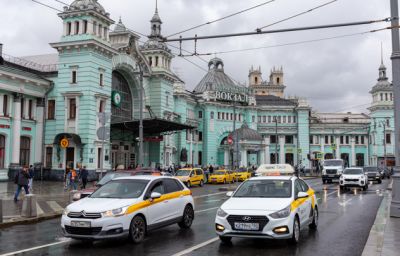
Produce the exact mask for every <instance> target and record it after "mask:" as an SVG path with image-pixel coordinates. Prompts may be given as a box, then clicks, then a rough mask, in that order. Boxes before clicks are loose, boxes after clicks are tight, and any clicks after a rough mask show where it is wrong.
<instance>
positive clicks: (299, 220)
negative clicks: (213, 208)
mask: <svg viewBox="0 0 400 256" xmlns="http://www.w3.org/2000/svg"><path fill="white" fill-rule="evenodd" d="M274 175H275V174H274ZM227 195H228V196H230V198H229V199H228V200H227V201H226V202H225V203H224V204H223V205H222V206H221V208H220V209H218V211H217V216H216V219H215V228H216V233H217V235H218V236H219V237H220V239H221V241H222V242H225V243H229V242H230V241H231V239H232V237H242V238H245V237H249V238H267V239H289V240H290V241H291V242H292V243H297V242H298V241H299V238H300V230H301V229H302V228H304V227H306V226H309V227H310V228H311V229H316V228H317V226H318V217H319V215H318V205H317V198H316V196H315V193H314V190H312V189H311V188H310V187H309V186H308V185H307V183H306V182H304V181H303V180H302V179H300V178H298V177H295V176H261V177H255V178H251V179H249V180H247V181H245V182H244V183H242V184H241V185H240V186H239V187H238V188H237V189H236V191H235V192H228V193H227Z"/></svg>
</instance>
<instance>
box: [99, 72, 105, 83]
mask: <svg viewBox="0 0 400 256" xmlns="http://www.w3.org/2000/svg"><path fill="white" fill-rule="evenodd" d="M103 78H104V74H103V73H100V76H99V84H100V86H104V83H103Z"/></svg>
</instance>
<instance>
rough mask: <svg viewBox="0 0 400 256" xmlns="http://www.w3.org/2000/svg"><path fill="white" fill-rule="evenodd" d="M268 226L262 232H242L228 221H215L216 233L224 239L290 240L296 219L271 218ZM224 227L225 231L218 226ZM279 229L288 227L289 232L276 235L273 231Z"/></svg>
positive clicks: (218, 218) (220, 218)
mask: <svg viewBox="0 0 400 256" xmlns="http://www.w3.org/2000/svg"><path fill="white" fill-rule="evenodd" d="M268 218H269V221H268V223H267V225H265V227H264V228H263V230H261V231H242V230H234V229H233V228H232V227H231V225H230V224H229V222H228V220H227V219H226V217H225V218H222V217H219V216H217V217H216V219H215V225H216V233H217V235H218V236H222V237H241V238H246V237H248V238H263V239H289V238H291V237H292V229H293V219H294V217H292V216H289V217H288V218H284V219H272V218H270V217H268ZM218 225H219V226H222V227H223V228H224V230H218V229H217V226H218ZM279 227H286V228H287V232H285V233H281V234H278V233H275V232H274V231H273V230H274V229H275V228H279Z"/></svg>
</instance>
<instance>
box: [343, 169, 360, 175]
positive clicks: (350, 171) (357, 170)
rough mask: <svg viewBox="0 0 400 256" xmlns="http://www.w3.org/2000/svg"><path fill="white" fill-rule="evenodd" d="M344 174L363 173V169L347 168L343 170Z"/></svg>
mask: <svg viewBox="0 0 400 256" xmlns="http://www.w3.org/2000/svg"><path fill="white" fill-rule="evenodd" d="M343 173H344V174H362V173H363V171H362V169H346V170H344V172H343Z"/></svg>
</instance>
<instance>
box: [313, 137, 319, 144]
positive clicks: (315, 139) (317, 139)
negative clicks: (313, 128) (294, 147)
mask: <svg viewBox="0 0 400 256" xmlns="http://www.w3.org/2000/svg"><path fill="white" fill-rule="evenodd" d="M314 143H315V144H317V145H318V144H319V137H318V136H317V135H314Z"/></svg>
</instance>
